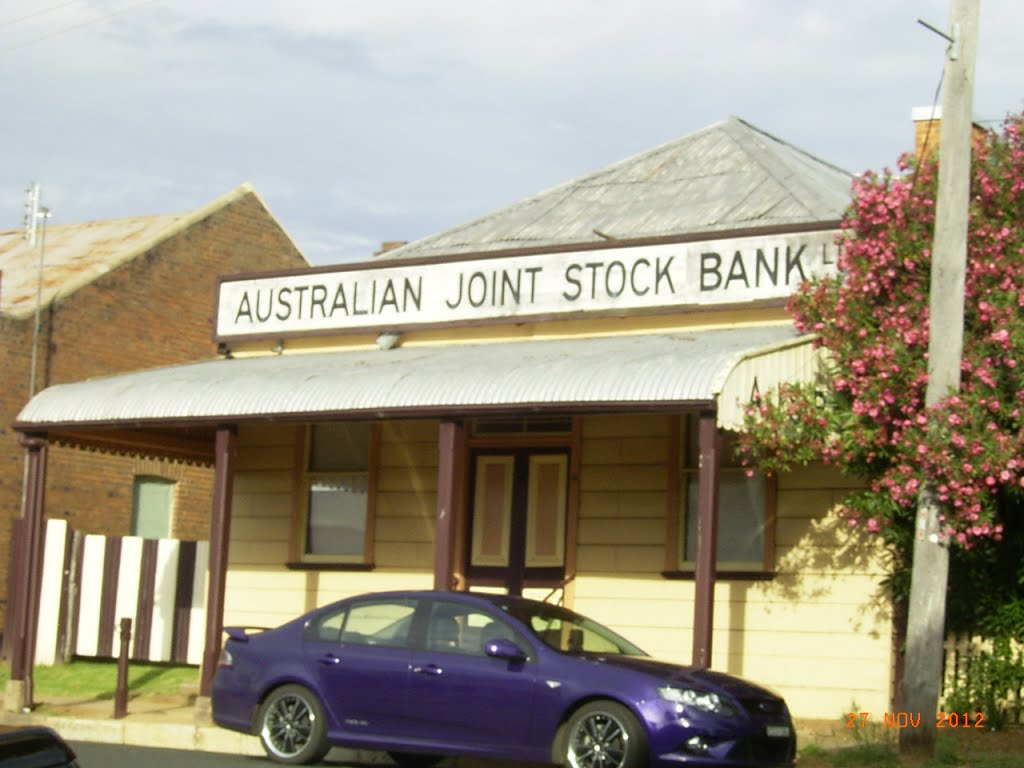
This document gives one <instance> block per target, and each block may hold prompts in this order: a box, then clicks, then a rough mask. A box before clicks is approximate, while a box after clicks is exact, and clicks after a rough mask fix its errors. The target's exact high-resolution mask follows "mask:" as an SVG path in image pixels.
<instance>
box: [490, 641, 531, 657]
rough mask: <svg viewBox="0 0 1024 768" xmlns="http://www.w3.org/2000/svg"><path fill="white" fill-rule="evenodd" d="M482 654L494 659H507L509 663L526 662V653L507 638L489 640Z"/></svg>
mask: <svg viewBox="0 0 1024 768" xmlns="http://www.w3.org/2000/svg"><path fill="white" fill-rule="evenodd" d="M484 653H486V654H487V655H488V656H492V657H494V658H496V659H507V660H509V661H526V653H525V652H524V651H523V649H522V648H520V647H519V646H518V645H516V644H515V643H514V642H513V641H511V640H509V639H508V638H507V637H499V638H496V639H494V640H489V641H488V642H487V645H485V646H484Z"/></svg>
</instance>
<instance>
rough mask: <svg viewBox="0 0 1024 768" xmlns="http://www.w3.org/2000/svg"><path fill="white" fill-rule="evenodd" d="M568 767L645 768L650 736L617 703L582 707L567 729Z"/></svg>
mask: <svg viewBox="0 0 1024 768" xmlns="http://www.w3.org/2000/svg"><path fill="white" fill-rule="evenodd" d="M564 744H565V754H564V762H565V765H566V768H646V766H647V764H648V755H647V734H646V733H645V732H644V729H643V728H642V727H641V725H640V723H639V722H638V721H637V719H636V716H635V715H634V714H633V713H632V712H630V711H629V710H628V709H627V708H626V707H624V706H623V705H622V704H619V703H617V702H614V701H592V702H590V703H589V704H584V705H583V706H582V707H580V708H579V709H578V710H577V711H576V712H575V713H574V714H573V716H572V717H571V718H569V723H568V725H567V726H566V729H565V742H564Z"/></svg>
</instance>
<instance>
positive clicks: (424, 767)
mask: <svg viewBox="0 0 1024 768" xmlns="http://www.w3.org/2000/svg"><path fill="white" fill-rule="evenodd" d="M388 757H390V758H391V759H392V760H394V761H395V764H396V765H397V766H398V768H434V766H435V765H437V764H438V763H440V762H441V761H442V760H444V755H423V754H419V753H416V752H388Z"/></svg>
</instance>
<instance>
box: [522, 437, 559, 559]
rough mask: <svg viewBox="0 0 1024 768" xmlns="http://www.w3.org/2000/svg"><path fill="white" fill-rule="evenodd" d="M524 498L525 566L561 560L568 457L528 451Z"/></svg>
mask: <svg viewBox="0 0 1024 768" xmlns="http://www.w3.org/2000/svg"><path fill="white" fill-rule="evenodd" d="M529 462H530V472H529V490H528V492H527V500H526V567H527V568H529V567H531V566H559V565H564V564H565V508H566V495H567V493H568V477H569V457H568V456H566V455H565V454H564V453H555V454H539V455H536V454H535V455H532V456H530V459H529Z"/></svg>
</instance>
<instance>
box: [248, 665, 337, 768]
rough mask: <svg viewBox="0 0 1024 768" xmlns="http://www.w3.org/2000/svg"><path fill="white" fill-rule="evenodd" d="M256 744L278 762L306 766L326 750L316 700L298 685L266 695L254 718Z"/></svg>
mask: <svg viewBox="0 0 1024 768" xmlns="http://www.w3.org/2000/svg"><path fill="white" fill-rule="evenodd" d="M256 722H257V727H258V728H259V732H258V735H259V737H260V743H262V744H263V749H264V751H265V752H266V753H267V756H268V757H269V758H270V759H271V760H273V761H275V762H278V763H288V764H291V765H308V764H309V763H316V762H319V761H320V760H322V759H323V757H324V755H326V754H327V752H328V750H330V748H331V745H330V744H328V743H327V723H326V720H325V718H324V709H323V707H322V706H321V704H320V700H319V699H317V697H316V696H315V695H314V694H313V693H312V692H311V691H310V690H309V689H307V688H304V687H303V686H301V685H283V686H281V687H280V688H275V689H274V690H273V691H271V692H270V695H269V696H267V698H266V700H265V701H264V702H263V705H262V706H261V707H260V711H259V715H258V716H257V720H256Z"/></svg>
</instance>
